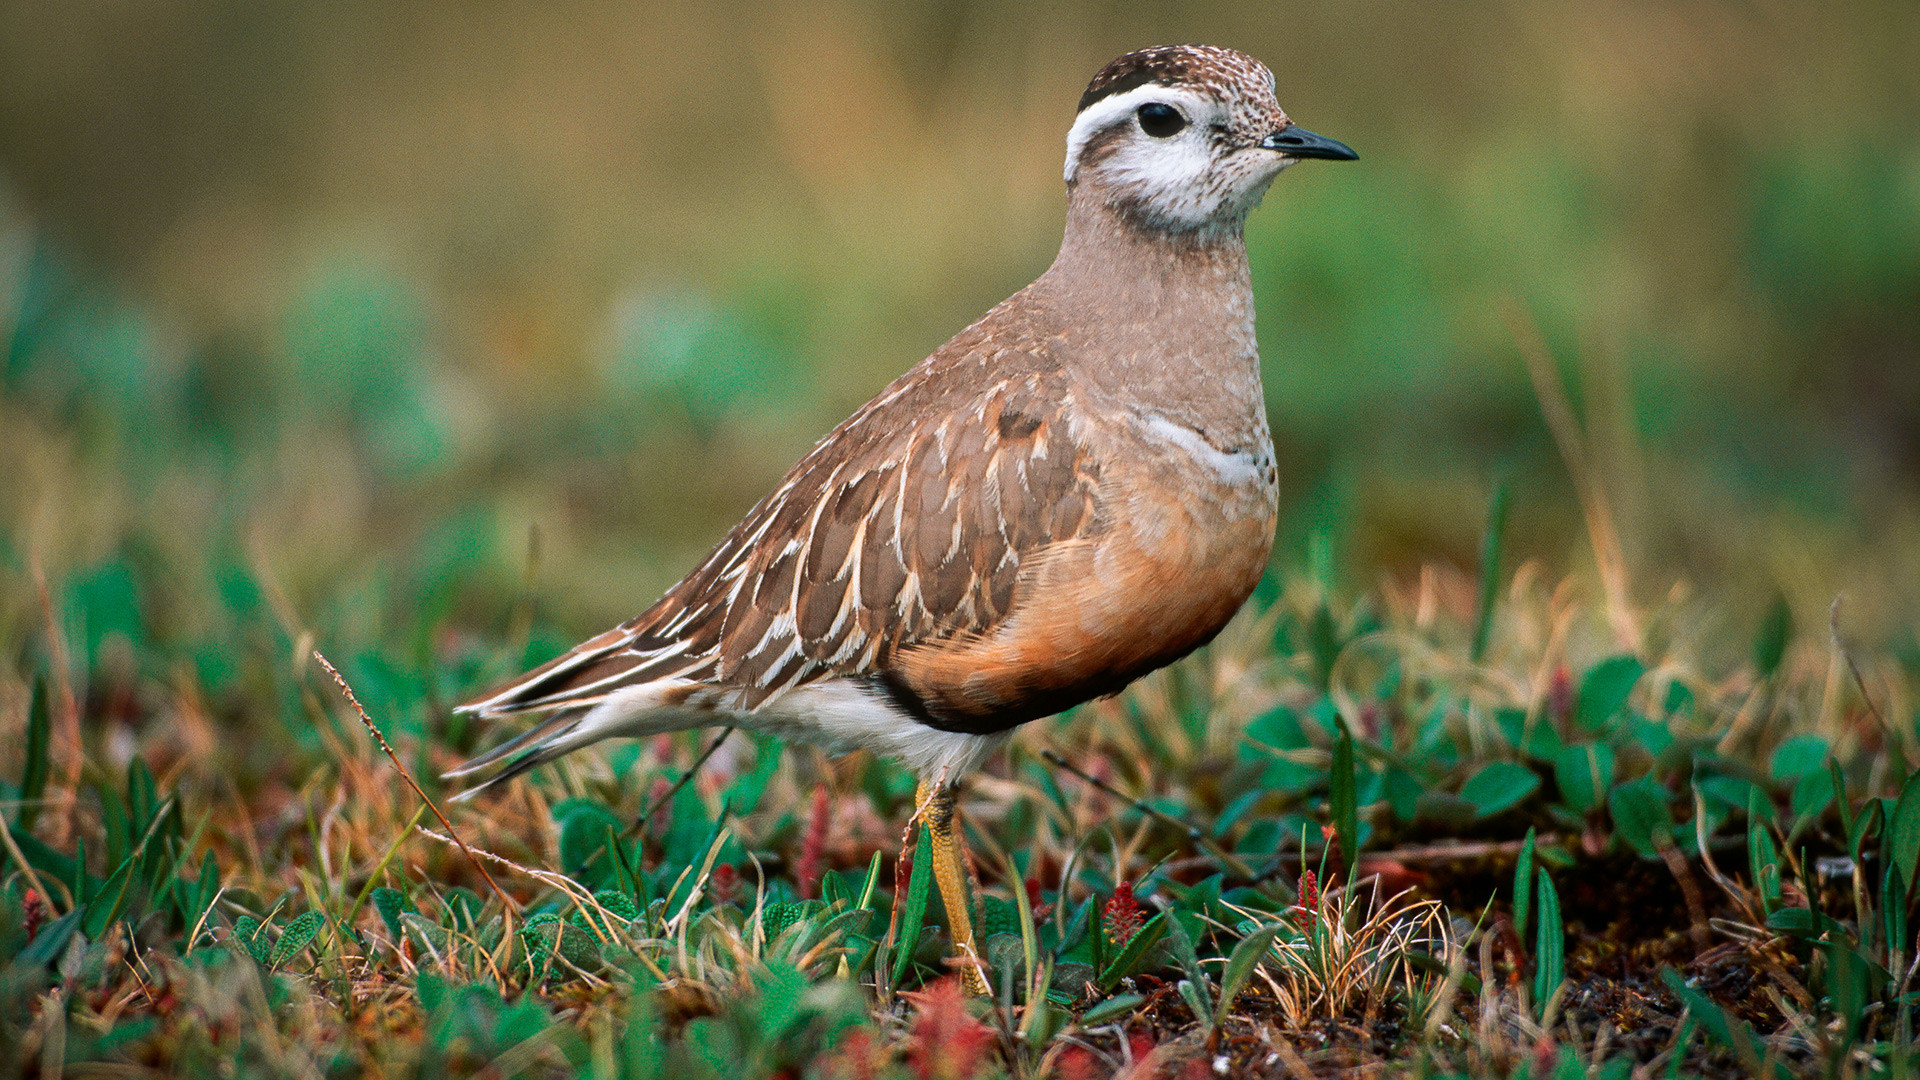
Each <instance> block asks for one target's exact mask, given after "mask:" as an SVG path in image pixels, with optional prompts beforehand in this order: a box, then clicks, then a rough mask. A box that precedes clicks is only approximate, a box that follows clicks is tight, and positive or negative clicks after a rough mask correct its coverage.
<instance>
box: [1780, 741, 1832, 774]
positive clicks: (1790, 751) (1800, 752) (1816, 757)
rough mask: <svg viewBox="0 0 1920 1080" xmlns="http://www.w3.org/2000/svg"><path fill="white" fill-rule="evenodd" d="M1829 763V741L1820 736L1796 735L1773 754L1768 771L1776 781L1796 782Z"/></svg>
mask: <svg viewBox="0 0 1920 1080" xmlns="http://www.w3.org/2000/svg"><path fill="white" fill-rule="evenodd" d="M1826 763H1827V740H1825V739H1823V738H1821V737H1820V736H1818V735H1796V736H1794V737H1793V738H1791V739H1788V740H1787V741H1785V742H1783V743H1781V744H1780V745H1779V747H1778V748H1776V749H1775V750H1774V752H1773V758H1772V760H1771V762H1770V763H1769V764H1768V766H1767V771H1768V772H1769V773H1771V774H1772V776H1773V778H1774V779H1775V780H1785V781H1794V780H1798V779H1800V778H1801V777H1803V776H1805V775H1807V774H1808V773H1810V772H1813V771H1814V770H1815V769H1818V768H1820V767H1821V766H1823V765H1825V764H1826Z"/></svg>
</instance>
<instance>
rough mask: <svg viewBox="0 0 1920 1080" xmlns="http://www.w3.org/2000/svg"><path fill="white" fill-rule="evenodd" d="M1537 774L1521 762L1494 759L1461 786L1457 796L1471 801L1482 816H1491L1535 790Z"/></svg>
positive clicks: (1517, 802) (1538, 781)
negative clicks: (1520, 763)
mask: <svg viewBox="0 0 1920 1080" xmlns="http://www.w3.org/2000/svg"><path fill="white" fill-rule="evenodd" d="M1539 786H1540V777H1539V776H1537V775H1535V774H1534V771H1533V770H1532V769H1529V768H1527V767H1526V766H1524V765H1515V764H1514V763H1513V762H1511V761H1495V762H1492V763H1490V764H1488V765H1487V766H1485V767H1484V768H1482V769H1481V770H1480V771H1479V772H1477V773H1474V774H1473V777H1472V779H1470V780H1468V781H1467V782H1466V783H1465V784H1463V785H1461V787H1460V796H1461V797H1462V798H1464V799H1466V800H1467V801H1468V802H1470V803H1472V804H1473V806H1474V810H1475V812H1477V813H1478V814H1479V816H1481V817H1491V816H1493V815H1494V814H1497V813H1499V812H1500V811H1502V810H1506V809H1508V808H1510V807H1513V806H1515V805H1517V804H1519V802H1520V801H1521V800H1522V799H1525V798H1526V797H1527V796H1529V795H1531V794H1533V793H1534V790H1535V789H1536V788H1538V787H1539Z"/></svg>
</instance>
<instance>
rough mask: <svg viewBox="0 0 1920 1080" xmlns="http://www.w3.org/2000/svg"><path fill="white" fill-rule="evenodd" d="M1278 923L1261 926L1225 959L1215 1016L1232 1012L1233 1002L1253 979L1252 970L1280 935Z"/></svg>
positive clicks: (1244, 938) (1241, 940)
mask: <svg viewBox="0 0 1920 1080" xmlns="http://www.w3.org/2000/svg"><path fill="white" fill-rule="evenodd" d="M1280 930H1281V926H1280V924H1279V923H1272V924H1270V925H1267V926H1262V927H1260V928H1259V929H1257V930H1255V931H1254V932H1253V933H1251V934H1248V935H1247V936H1246V937H1243V938H1241V939H1240V943H1239V944H1237V945H1235V946H1234V947H1233V952H1232V954H1231V955H1229V956H1228V957H1227V966H1226V970H1224V971H1222V972H1221V974H1220V1005H1219V1008H1218V1010H1217V1014H1218V1015H1220V1016H1226V1015H1228V1014H1229V1013H1231V1012H1232V1011H1233V1000H1234V999H1235V998H1237V997H1239V996H1240V991H1241V990H1242V989H1243V988H1244V987H1245V986H1246V985H1247V980H1248V979H1250V978H1252V977H1253V970H1254V968H1256V967H1258V966H1259V964H1260V958H1261V957H1263V956H1265V955H1266V954H1267V950H1268V949H1270V948H1272V947H1273V939H1274V938H1276V937H1278V936H1279V935H1280Z"/></svg>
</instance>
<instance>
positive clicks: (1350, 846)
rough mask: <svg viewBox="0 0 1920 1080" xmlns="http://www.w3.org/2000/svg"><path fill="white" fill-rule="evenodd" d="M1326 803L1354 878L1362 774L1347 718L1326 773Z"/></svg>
mask: <svg viewBox="0 0 1920 1080" xmlns="http://www.w3.org/2000/svg"><path fill="white" fill-rule="evenodd" d="M1327 786H1328V792H1327V805H1328V809H1329V811H1331V814H1332V817H1333V827H1334V829H1335V830H1336V831H1337V832H1338V833H1339V836H1340V854H1341V856H1342V858H1343V859H1344V860H1345V862H1346V871H1347V874H1346V880H1348V881H1352V880H1353V867H1354V864H1355V863H1357V862H1359V860H1360V800H1359V787H1360V784H1359V778H1358V777H1357V776H1355V775H1354V764H1353V732H1352V731H1350V730H1348V728H1347V722H1346V720H1345V719H1342V720H1341V721H1340V735H1339V737H1338V738H1337V739H1335V740H1334V743H1333V766H1332V768H1331V770H1330V771H1329V772H1328V774H1327Z"/></svg>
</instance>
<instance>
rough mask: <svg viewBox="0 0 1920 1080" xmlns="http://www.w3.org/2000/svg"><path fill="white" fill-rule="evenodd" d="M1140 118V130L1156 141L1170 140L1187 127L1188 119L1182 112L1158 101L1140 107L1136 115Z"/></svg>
mask: <svg viewBox="0 0 1920 1080" xmlns="http://www.w3.org/2000/svg"><path fill="white" fill-rule="evenodd" d="M1136 115H1138V116H1139V117H1140V130H1141V131H1144V132H1146V133H1147V134H1149V135H1151V136H1153V137H1154V138H1156V139H1170V138H1172V137H1173V136H1175V135H1178V134H1179V133H1180V129H1181V128H1183V127H1186V126H1187V118H1186V117H1184V116H1181V115H1180V110H1179V109H1176V108H1174V107H1173V106H1171V105H1167V104H1164V103H1162V102H1158V101H1149V102H1147V103H1146V104H1145V105H1142V106H1140V111H1139V112H1138V113H1137V114H1136Z"/></svg>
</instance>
